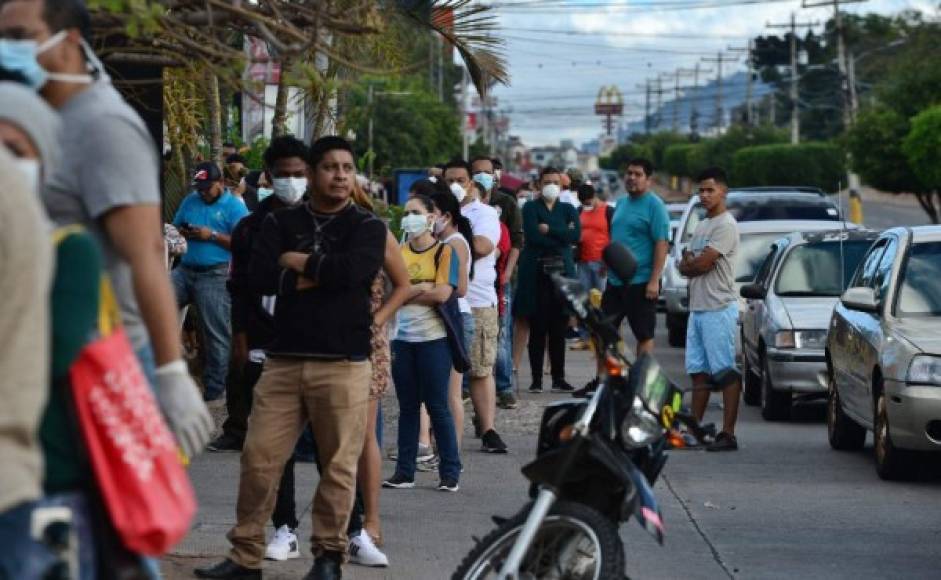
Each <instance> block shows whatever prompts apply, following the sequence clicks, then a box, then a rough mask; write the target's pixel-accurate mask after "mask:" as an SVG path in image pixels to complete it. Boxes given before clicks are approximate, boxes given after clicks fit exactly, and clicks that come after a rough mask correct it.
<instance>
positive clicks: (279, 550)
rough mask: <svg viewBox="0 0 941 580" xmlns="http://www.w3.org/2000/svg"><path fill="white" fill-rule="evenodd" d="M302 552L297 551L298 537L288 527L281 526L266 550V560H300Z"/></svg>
mask: <svg viewBox="0 0 941 580" xmlns="http://www.w3.org/2000/svg"><path fill="white" fill-rule="evenodd" d="M300 557H301V551H300V550H298V549H297V536H296V535H294V532H292V531H291V529H290V528H289V527H287V526H281V527H280V528H278V529H277V530H275V532H274V535H273V536H272V537H271V542H269V543H268V548H267V549H265V559H266V560H277V561H279V562H283V561H285V560H288V559H291V558H300Z"/></svg>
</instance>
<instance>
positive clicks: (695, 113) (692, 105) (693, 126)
mask: <svg viewBox="0 0 941 580" xmlns="http://www.w3.org/2000/svg"><path fill="white" fill-rule="evenodd" d="M676 72H677V74H680V75H690V74H691V75H693V86H692V89H693V91H692V97H691V98H690V99H688V100H689V132H690V134H691V135H695V134H696V133H697V131H698V130H699V109H698V106H697V103H696V101H697V100H698V99H699V75H700V73H702V74H709V73H711V72H712V69H711V68H707V69H703V68H702V65H701V63H698V62H697V63H696V65H695V66H694V67H693V68H691V69H689V68H681V69H679V70H677V71H676Z"/></svg>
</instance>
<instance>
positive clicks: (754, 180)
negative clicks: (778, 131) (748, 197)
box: [731, 143, 846, 191]
mask: <svg viewBox="0 0 941 580" xmlns="http://www.w3.org/2000/svg"><path fill="white" fill-rule="evenodd" d="M845 174H846V163H845V157H844V155H843V151H842V149H840V148H839V147H838V146H836V145H833V144H830V143H804V144H801V145H758V146H757V147H746V148H744V149H740V150H739V151H737V152H736V153H735V156H734V157H733V161H732V174H731V181H732V185H735V186H739V187H745V186H761V185H805V186H813V187H819V188H820V189H822V190H824V191H836V190H837V188H838V186H839V185H840V182H841V181H842V180H844V179H845V177H844V176H845Z"/></svg>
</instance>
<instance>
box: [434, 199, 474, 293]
mask: <svg viewBox="0 0 941 580" xmlns="http://www.w3.org/2000/svg"><path fill="white" fill-rule="evenodd" d="M431 201H433V202H434V203H435V207H437V208H438V211H440V212H441V214H442V215H444V214H447V215H450V216H451V221H452V222H454V226H455V227H457V232H458V233H459V234H461V236H463V237H464V240H465V241H466V242H467V247H468V248H470V263H471V267H470V277H471V278H473V277H474V262H476V261H477V258H479V257H480V256H478V255H477V254H476V253H475V252H474V230H473V228H471V223H470V220H469V219H467V218H466V217H464V214H462V213H461V204H459V203H458V201H457V198H456V197H454V194H452V193H451V192H450V191H447V192H441V191H439V192H437V193H435V194H434V195H432V196H431Z"/></svg>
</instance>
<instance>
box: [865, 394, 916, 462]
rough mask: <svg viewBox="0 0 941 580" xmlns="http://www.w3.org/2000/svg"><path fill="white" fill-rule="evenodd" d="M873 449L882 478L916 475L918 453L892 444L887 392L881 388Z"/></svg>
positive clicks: (877, 403) (874, 425)
mask: <svg viewBox="0 0 941 580" xmlns="http://www.w3.org/2000/svg"><path fill="white" fill-rule="evenodd" d="M873 451H874V452H875V456H876V473H878V474H879V477H881V478H882V479H886V480H890V481H899V480H906V479H911V478H912V477H913V476H914V475H915V471H916V469H917V467H918V464H917V456H916V454H915V453H914V452H912V451H906V450H904V449H899V448H897V447H896V446H895V445H893V444H892V435H891V432H890V429H889V413H888V409H886V398H885V393H884V392H883V391H882V390H881V389H880V391H879V398H878V399H877V400H876V409H875V420H874V421H873Z"/></svg>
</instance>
